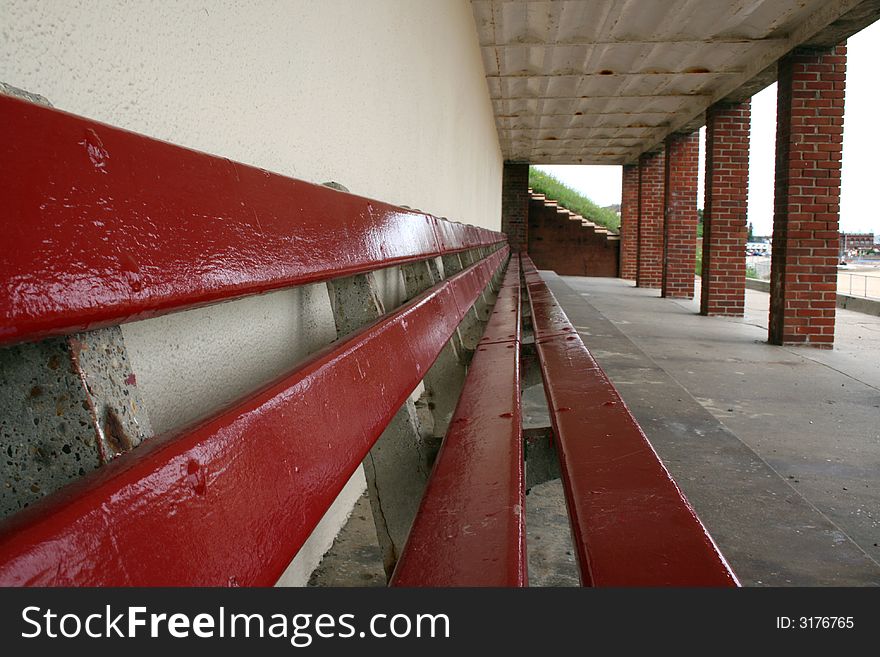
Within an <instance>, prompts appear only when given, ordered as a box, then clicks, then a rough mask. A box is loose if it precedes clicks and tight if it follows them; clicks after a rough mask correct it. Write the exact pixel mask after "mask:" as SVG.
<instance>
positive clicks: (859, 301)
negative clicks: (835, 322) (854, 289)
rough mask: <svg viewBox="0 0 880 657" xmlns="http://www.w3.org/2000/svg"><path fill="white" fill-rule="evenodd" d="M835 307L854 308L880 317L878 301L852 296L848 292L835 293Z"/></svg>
mask: <svg viewBox="0 0 880 657" xmlns="http://www.w3.org/2000/svg"><path fill="white" fill-rule="evenodd" d="M837 307H838V308H846V309H847V310H854V311H855V312H857V313H865V314H867V315H874V316H876V317H880V301H878V300H877V299H866V298H865V297H853V296H850V295H848V294H838V295H837Z"/></svg>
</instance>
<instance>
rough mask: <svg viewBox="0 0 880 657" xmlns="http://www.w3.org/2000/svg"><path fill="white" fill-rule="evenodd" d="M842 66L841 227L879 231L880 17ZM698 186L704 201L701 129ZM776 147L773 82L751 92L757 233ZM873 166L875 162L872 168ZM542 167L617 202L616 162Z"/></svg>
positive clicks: (766, 218) (766, 216)
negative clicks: (878, 73)
mask: <svg viewBox="0 0 880 657" xmlns="http://www.w3.org/2000/svg"><path fill="white" fill-rule="evenodd" d="M848 46H849V47H848V59H847V71H846V109H845V115H844V122H843V123H844V125H843V171H842V181H841V199H840V227H841V230H844V231H846V232H848V233H864V232H873V233H875V234H878V233H880V212H878V210H877V205H878V204H877V200H876V195H875V190H874V185H877V184H880V183H878V170H880V160H878V159H877V158H878V153H880V132H878V128H877V114H878V112H880V85H878V84H877V77H876V60H874V58H875V57H880V21H878V22H877V23H874V24H873V25H870V26H868V27H867V28H865V29H864V30H862V31H861V32H859V33H858V34H856V35H854V36H853V37H851V38H850V39H849V42H848ZM700 133H701V138H700V191H699V197H698V200H697V205H698V206H699V207H702V206H703V164H704V154H703V145H704V140H705V129H703V130H701V131H700ZM775 149H776V85H775V84H773V85H771V86H769V87H767V88H766V89H764V90H763V91H762V92H761V93H759V94H756V95H755V96H754V97H753V98H752V133H751V152H750V160H749V216H748V219H749V221H751V222H752V224H753V226H754V229H755V234H756V235H770V234H771V232H772V230H773V174H774V172H773V168H774V158H775ZM875 167H876V168H875ZM540 168H541V169H543V170H544V171H548V172H550V173H552V174H553V175H554V176H556V177H557V178H559V179H560V180H562V181H563V182H565V183H566V184H567V185H569V186H570V187H573V188H575V189H577V190H578V191H580V192H581V193H583V194H585V195H586V196H588V197H589V198H591V199H592V200H593V201H594V202H595V203H598V204H599V205H611V204H613V203H620V184H621V183H620V175H621V169H620V167H619V166H575V165H556V166H541V167H540Z"/></svg>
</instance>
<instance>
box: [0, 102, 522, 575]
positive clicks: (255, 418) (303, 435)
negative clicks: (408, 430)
mask: <svg viewBox="0 0 880 657" xmlns="http://www.w3.org/2000/svg"><path fill="white" fill-rule="evenodd" d="M0 122H2V124H3V125H4V130H5V138H4V142H3V144H2V145H0V150H2V152H3V154H2V157H0V193H2V195H3V196H4V198H5V199H6V205H5V208H4V213H5V217H6V222H5V225H4V233H5V234H4V239H6V240H8V243H9V244H14V245H15V248H11V249H7V250H6V251H5V252H4V255H3V258H2V259H0V344H13V343H19V342H24V341H33V340H37V339H41V338H45V337H47V336H52V335H64V334H68V333H71V332H74V331H81V330H87V329H93V328H98V327H102V326H108V325H113V324H118V323H121V322H126V321H130V320H134V319H140V318H144V317H150V316H155V315H158V314H162V313H167V312H172V311H176V310H181V309H184V308H190V307H194V306H199V305H204V304H208V303H214V302H218V301H225V300H229V299H234V298H237V297H241V296H244V295H249V294H257V293H261V292H266V291H269V290H274V289H281V288H286V287H290V286H294V285H301V284H304V283H310V282H315V281H318V280H328V279H332V278H338V277H342V276H350V275H352V274H356V273H361V272H367V271H370V270H374V269H379V268H382V267H388V266H391V265H399V264H402V263H409V262H418V261H423V260H426V259H429V258H434V257H437V256H442V255H448V254H453V253H456V252H460V251H469V252H470V253H472V254H475V257H476V262H475V263H474V264H472V265H471V266H469V267H467V268H465V269H464V270H463V271H461V272H460V273H458V274H456V275H454V276H450V277H448V278H446V279H445V280H441V281H439V282H438V283H436V284H435V285H434V286H433V287H431V288H430V289H429V290H427V291H426V292H424V293H423V294H421V295H420V296H418V297H417V298H415V299H413V300H411V301H410V302H409V303H407V304H405V305H404V306H402V307H401V308H399V309H397V310H396V311H394V312H391V313H389V314H387V315H385V316H384V317H381V318H380V319H379V320H377V321H376V322H374V323H373V324H372V325H369V326H367V327H365V328H363V329H362V330H360V331H356V332H355V333H354V334H352V335H349V336H346V337H345V338H343V339H342V340H340V341H337V342H336V343H333V344H332V345H330V346H329V347H328V348H326V349H324V350H323V351H321V352H320V353H317V354H314V355H313V356H312V357H310V358H309V359H308V360H307V361H306V362H305V363H302V364H300V365H299V366H297V367H296V368H294V369H293V370H292V371H291V372H289V373H288V374H286V375H284V376H282V377H281V378H279V379H278V380H276V381H275V382H274V383H271V384H270V385H267V386H266V387H264V388H263V389H262V390H259V391H256V392H254V393H252V394H250V395H248V396H246V397H245V398H243V399H241V400H239V401H238V402H235V403H233V404H232V405H230V406H229V407H227V408H226V409H225V410H223V411H221V412H219V413H216V414H215V415H213V416H212V417H210V418H208V419H206V420H204V421H201V422H199V423H197V424H196V425H194V426H192V427H190V428H188V429H184V430H182V431H176V432H173V433H172V434H169V435H164V436H157V437H154V438H151V439H149V440H147V441H146V442H145V443H144V444H143V445H142V446H140V447H138V448H136V449H134V450H133V451H130V452H128V453H126V454H123V455H122V456H120V457H119V458H117V459H115V460H114V461H113V462H111V463H110V464H109V465H107V466H104V467H102V468H100V469H99V470H97V471H95V472H93V473H91V474H89V475H86V476H85V477H83V478H82V479H80V480H78V481H76V482H74V483H73V484H70V485H68V486H66V487H64V488H62V489H61V490H59V491H57V492H56V493H54V494H51V495H49V496H47V497H45V498H43V499H42V500H40V501H39V502H37V503H36V504H34V505H32V506H31V507H29V508H27V509H25V510H24V511H22V512H20V513H18V514H16V515H14V516H12V517H10V518H8V519H7V520H5V521H3V522H2V523H0V585H77V586H87V585H88V586H95V585H227V584H234V585H241V586H248V585H270V584H273V583H274V582H275V581H276V580H277V578H278V577H279V575H280V574H281V573H282V571H283V570H284V568H285V567H286V566H287V564H288V563H289V562H290V560H291V558H292V557H293V555H294V554H295V553H296V552H297V550H298V549H299V547H300V546H301V545H302V544H303V542H304V541H305V540H306V538H307V537H308V536H309V534H310V532H311V531H312V529H313V528H314V527H315V525H316V524H317V523H318V521H319V520H320V518H321V517H322V515H323V514H324V512H325V511H326V510H327V508H328V507H329V506H330V504H331V503H332V502H333V500H334V499H335V498H336V496H337V495H338V493H339V491H340V490H341V489H342V487H343V485H344V484H345V483H346V482H347V481H348V479H349V477H350V476H351V475H352V473H353V472H354V471H355V469H356V468H357V467H358V466H359V464H360V463H361V461H362V459H363V458H364V456H365V455H366V454H367V452H368V451H369V449H370V448H371V446H372V445H373V443H374V442H375V440H376V439H377V437H378V436H379V435H380V433H381V432H382V430H383V429H384V427H385V425H386V424H387V423H388V422H389V420H390V419H391V418H392V417H393V416H394V414H395V413H396V412H397V410H398V408H399V407H400V406H401V404H402V403H403V402H404V400H405V399H406V398H407V397H408V396H409V395H410V394H411V393H412V391H413V390H414V389H415V388H416V386H417V385H418V383H419V382H420V381H421V379H422V377H424V375H425V372H427V371H428V369H429V368H430V367H431V365H432V363H433V362H434V360H435V359H436V358H437V356H438V354H439V353H440V351H441V349H443V347H444V345H445V344H446V342H447V341H448V340H449V338H450V336H451V335H452V334H453V333H454V332H455V330H456V328H457V326H458V324H459V322H460V321H461V319H462V318H463V317H464V316H465V314H466V313H467V312H468V310H469V309H470V308H471V306H472V305H473V304H474V302H475V301H476V299H477V298H478V297H479V296H480V295H481V293H482V292H483V290H484V289H485V288H486V286H487V284H489V282H490V281H491V280H492V278H493V277H494V276H495V275H496V273H497V272H498V270H499V268H500V267H501V266H502V265H503V264H504V262H505V261H506V259H507V248H506V247H505V246H502V244H503V242H504V236H503V235H502V234H500V233H496V232H493V231H488V230H486V229H482V228H477V227H473V226H464V225H461V224H456V223H453V222H449V221H446V220H443V219H438V218H436V217H432V216H430V215H426V214H423V213H420V212H413V211H409V210H404V209H402V208H397V207H394V206H390V205H387V204H384V203H380V202H377V201H373V200H370V199H366V198H361V197H357V196H354V195H351V194H346V193H342V192H338V191H334V190H331V189H329V188H327V187H323V186H316V185H312V184H309V183H305V182H302V181H298V180H293V179H290V178H286V177H284V176H280V175H277V174H273V173H269V172H267V171H263V170H261V169H257V168H254V167H249V166H245V165H242V164H236V163H233V162H230V161H228V160H225V159H222V158H217V157H213V156H210V155H206V154H204V153H198V152H195V151H191V150H187V149H184V148H180V147H178V146H174V145H171V144H167V143H163V142H160V141H157V140H154V139H150V138H147V137H144V136H141V135H136V134H133V133H130V132H127V131H124V130H120V129H118V128H113V127H110V126H106V125H102V124H99V123H96V122H94V121H89V120H87V119H83V118H81V117H76V116H72V115H69V114H66V113H64V112H59V111H57V110H53V109H50V108H46V107H41V106H38V105H32V104H30V103H27V102H24V101H20V100H17V99H13V98H9V97H6V96H2V95H0ZM389 353H394V354H395V367H393V368H389V367H388V354H389ZM347 398H348V399H353V398H360V399H365V400H368V401H367V403H363V404H358V405H354V406H352V405H347V404H340V403H329V400H332V399H337V400H339V399H347Z"/></svg>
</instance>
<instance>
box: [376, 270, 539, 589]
mask: <svg viewBox="0 0 880 657" xmlns="http://www.w3.org/2000/svg"><path fill="white" fill-rule="evenodd" d="M520 335H521V323H520V271H519V263H518V259H517V258H514V259H512V260H511V263H510V266H509V267H508V269H507V272H506V274H505V278H504V282H503V283H502V285H501V288H500V290H499V293H498V298H497V300H496V302H495V306H494V308H493V311H492V315H491V316H490V318H489V321H488V323H487V325H486V329H485V332H484V334H483V337H482V339H481V340H480V343H479V345H478V347H477V350H476V352H475V353H474V357H473V361H472V362H471V367H470V370H469V371H468V377H467V381H466V382H465V386H464V389H463V390H462V392H461V397H460V398H459V402H458V406H457V407H456V410H455V414H454V415H453V418H452V422H451V424H450V427H449V430H448V431H447V433H446V437H445V439H444V441H443V445H442V447H441V449H440V452H439V454H438V455H437V461H436V463H435V465H434V469H433V472H432V473H431V478H430V479H429V481H428V486H427V489H426V491H425V495H424V497H423V498H422V504H421V507H420V508H419V511H418V514H417V515H416V519H415V522H414V523H413V527H412V529H411V530H410V533H409V538H408V539H407V542H406V546H405V547H404V550H403V553H402V554H401V557H400V560H399V561H398V562H397V568H396V569H395V571H394V575H393V577H392V579H391V584H392V585H394V586H526V585H527V583H528V568H527V563H526V544H525V539H526V530H525V478H524V472H523V467H524V464H523V442H522V410H521V402H520V366H519V355H520Z"/></svg>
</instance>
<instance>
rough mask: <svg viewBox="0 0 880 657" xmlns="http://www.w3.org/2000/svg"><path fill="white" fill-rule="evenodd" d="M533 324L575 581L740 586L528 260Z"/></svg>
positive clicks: (526, 268)
mask: <svg viewBox="0 0 880 657" xmlns="http://www.w3.org/2000/svg"><path fill="white" fill-rule="evenodd" d="M522 262H523V273H524V277H525V283H526V289H527V290H528V297H529V304H530V307H531V322H532V327H533V330H534V336H535V344H536V348H537V354H538V361H539V363H540V367H541V375H542V378H543V381H544V389H545V392H546V395H547V404H548V407H549V409H550V418H551V421H552V424H553V435H554V439H555V442H556V450H557V454H558V456H559V461H560V466H561V472H562V482H563V485H564V488H565V497H566V501H567V505H568V514H569V518H570V520H571V529H572V538H573V541H574V547H575V554H576V555H577V559H578V565H579V567H580V574H581V582H582V583H583V584H584V585H587V586H736V585H737V580H736V577H735V576H734V574H733V572H732V571H731V570H730V567H729V566H728V565H727V563H726V561H725V560H724V558H723V557H722V556H721V553H720V552H719V551H718V548H717V547H716V546H715V544H714V543H713V541H712V539H711V537H710V536H709V533H708V532H707V531H706V529H705V527H703V524H702V523H701V522H700V520H699V518H698V517H697V514H696V512H694V510H693V508H692V507H691V506H690V504H688V502H687V500H686V499H685V497H684V495H683V494H682V493H681V491H680V490H679V488H678V486H677V485H676V484H675V482H674V481H673V479H672V477H671V476H670V474H669V472H668V471H667V470H666V468H665V467H664V466H663V463H662V462H661V461H660V459H659V458H658V457H657V454H656V453H655V452H654V449H653V448H652V447H651V444H650V443H649V442H648V439H647V438H646V437H645V434H644V433H643V432H642V430H641V428H640V427H639V425H638V423H637V422H636V420H635V418H633V416H632V414H631V413H630V412H629V409H627V407H626V405H625V404H624V403H623V400H622V399H621V398H620V395H619V394H618V393H617V390H615V388H614V386H613V385H612V384H611V382H610V381H609V380H608V377H607V376H606V375H605V373H604V372H603V371H602V369H601V368H600V367H599V366H598V365H597V364H596V361H595V360H594V359H593V357H592V356H591V355H590V352H589V351H588V350H587V348H586V347H585V346H584V343H583V341H582V340H581V338H580V336H579V335H578V333H577V331H576V330H575V329H574V327H573V326H572V325H571V322H569V320H568V317H566V315H565V313H564V312H563V310H562V308H561V307H560V306H559V303H558V302H557V301H556V299H555V298H554V297H553V293H552V292H550V290H549V288H548V287H547V285H546V284H545V283H544V281H543V280H542V279H541V276H540V274H539V273H538V271H537V270H536V269H535V266H534V264H532V261H531V260H530V259H529V257H528V256H527V255H523V256H522Z"/></svg>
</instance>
